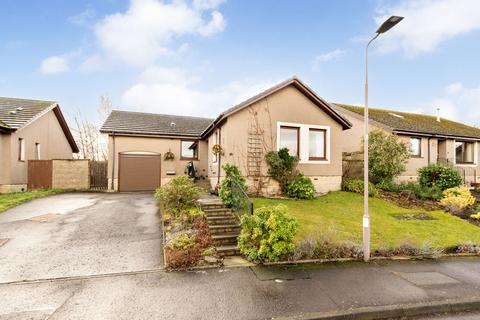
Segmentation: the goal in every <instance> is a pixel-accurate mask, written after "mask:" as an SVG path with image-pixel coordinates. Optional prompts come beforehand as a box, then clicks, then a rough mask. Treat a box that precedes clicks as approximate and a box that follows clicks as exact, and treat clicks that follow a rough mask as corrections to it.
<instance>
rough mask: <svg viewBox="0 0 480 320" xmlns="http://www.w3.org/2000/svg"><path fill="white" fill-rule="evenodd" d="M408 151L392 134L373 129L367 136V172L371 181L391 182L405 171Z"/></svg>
mask: <svg viewBox="0 0 480 320" xmlns="http://www.w3.org/2000/svg"><path fill="white" fill-rule="evenodd" d="M409 158H410V152H409V150H408V147H407V145H406V144H405V143H403V142H402V141H400V140H399V138H398V137H397V136H395V135H392V134H387V133H385V132H383V131H381V130H373V131H371V132H370V134H369V136H368V161H369V169H368V171H369V174H370V179H371V180H372V182H373V183H375V184H377V183H387V182H392V181H393V180H394V178H395V177H397V176H399V175H400V174H401V173H402V172H404V171H405V165H406V163H407V161H408V159H409Z"/></svg>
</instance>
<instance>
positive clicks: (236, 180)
mask: <svg viewBox="0 0 480 320" xmlns="http://www.w3.org/2000/svg"><path fill="white" fill-rule="evenodd" d="M222 168H223V170H224V171H225V178H224V179H223V180H222V183H221V184H220V188H219V190H218V195H219V196H220V198H221V199H222V201H223V203H224V204H225V205H226V206H227V207H237V205H238V204H239V203H240V202H241V198H243V194H241V193H243V192H246V191H247V186H246V184H245V178H244V177H242V174H241V173H240V169H239V168H238V167H237V166H236V165H233V164H224V165H223V166H222ZM234 184H235V185H234ZM238 189H241V190H238ZM242 191H243V192H242Z"/></svg>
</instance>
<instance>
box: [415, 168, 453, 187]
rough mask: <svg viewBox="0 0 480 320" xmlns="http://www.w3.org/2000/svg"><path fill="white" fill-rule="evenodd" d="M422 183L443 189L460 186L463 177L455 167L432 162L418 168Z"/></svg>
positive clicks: (425, 185)
mask: <svg viewBox="0 0 480 320" xmlns="http://www.w3.org/2000/svg"><path fill="white" fill-rule="evenodd" d="M418 176H419V180H418V182H419V183H420V185H422V186H424V187H434V186H436V187H438V188H440V189H441V190H446V189H448V188H454V187H458V186H460V184H461V183H462V177H461V176H460V174H459V173H458V172H457V171H455V169H454V168H452V167H449V166H445V165H441V164H430V165H428V166H425V167H423V168H420V169H419V170H418Z"/></svg>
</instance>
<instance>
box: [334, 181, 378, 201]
mask: <svg viewBox="0 0 480 320" xmlns="http://www.w3.org/2000/svg"><path fill="white" fill-rule="evenodd" d="M364 186H365V183H364V182H363V180H362V179H346V180H345V181H343V184H342V189H343V190H344V191H349V192H355V193H360V194H363V190H364ZM377 194H378V190H377V188H376V187H375V185H374V184H373V183H371V182H369V183H368V196H369V197H375V196H376V195H377Z"/></svg>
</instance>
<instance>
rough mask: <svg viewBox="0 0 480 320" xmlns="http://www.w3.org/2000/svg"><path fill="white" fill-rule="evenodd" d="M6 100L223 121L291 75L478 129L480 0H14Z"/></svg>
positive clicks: (6, 49) (4, 75) (5, 43)
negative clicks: (105, 105)
mask: <svg viewBox="0 0 480 320" xmlns="http://www.w3.org/2000/svg"><path fill="white" fill-rule="evenodd" d="M1 4H2V10H1V11H0V28H1V30H2V32H1V33H0V53H1V57H2V59H0V68H1V69H0V70H2V72H1V73H0V96H11V97H23V98H35V99H52V100H56V101H59V102H60V104H61V106H62V109H63V111H64V113H65V114H66V115H67V117H68V118H69V119H72V116H73V115H74V114H75V113H76V112H78V110H81V112H82V113H84V114H85V115H86V116H88V117H92V118H94V117H95V116H96V112H95V110H96V108H97V106H98V98H99V96H100V95H105V94H107V95H108V96H109V97H110V99H111V100H112V102H113V104H114V106H115V107H116V108H120V109H125V110H135V111H146V112H158V113H169V114H187V115H199V116H209V117H213V116H215V115H217V114H218V113H219V112H221V111H222V110H225V109H227V108H228V107H230V106H231V105H232V104H235V103H238V102H240V101H241V100H243V99H246V98H248V97H249V96H252V95H254V94H256V93H258V92H259V91H261V90H263V89H266V88H267V87H268V86H271V85H273V84H275V83H277V82H280V81H282V80H284V79H286V78H288V77H290V76H292V75H297V76H298V77H300V79H302V80H303V81H305V82H306V83H307V84H308V85H309V86H311V87H312V88H313V89H314V90H315V91H316V92H317V93H318V94H319V95H320V96H322V97H323V98H325V99H326V100H328V101H332V102H342V103H352V104H362V103H363V85H364V83H363V81H364V80H363V78H364V47H365V43H366V41H367V40H368V37H369V36H371V35H372V34H373V32H374V31H375V30H376V28H377V26H378V25H379V24H380V23H381V22H382V21H383V20H384V19H385V17H388V16H389V15H391V14H397V15H404V16H405V19H404V21H402V22H401V23H400V24H399V25H398V26H396V27H395V28H394V29H392V30H391V31H390V32H388V33H387V34H385V35H382V36H381V37H380V38H379V39H378V40H377V41H376V42H374V44H373V46H372V49H371V55H370V105H371V106H378V107H385V108H393V109H397V110H405V111H414V112H421V113H427V114H434V113H435V112H436V111H435V109H436V108H437V107H440V108H441V114H442V116H444V117H449V118H453V119H457V120H461V121H465V122H467V123H470V124H475V125H480V78H479V76H478V74H479V70H480V59H479V58H478V52H480V41H479V39H480V1H476V0H436V1H428V0H424V1H413V0H404V1H374V0H370V1H356V0H351V1H316V0H305V1H301V0H298V1H278V0H262V1H246V0H225V1H222V0H192V1H160V0H131V1H128V0H97V1H71V0H30V1H18V0H2V2H1Z"/></svg>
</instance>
